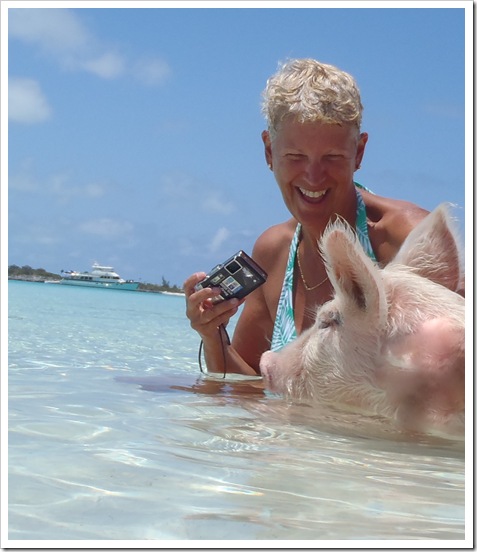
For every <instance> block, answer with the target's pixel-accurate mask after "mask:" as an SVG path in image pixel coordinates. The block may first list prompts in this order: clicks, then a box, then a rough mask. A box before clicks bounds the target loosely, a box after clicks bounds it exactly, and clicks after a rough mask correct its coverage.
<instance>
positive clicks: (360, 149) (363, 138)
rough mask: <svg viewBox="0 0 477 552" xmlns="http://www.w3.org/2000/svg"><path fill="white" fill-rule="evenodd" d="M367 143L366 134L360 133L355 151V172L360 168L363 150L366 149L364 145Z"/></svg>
mask: <svg viewBox="0 0 477 552" xmlns="http://www.w3.org/2000/svg"><path fill="white" fill-rule="evenodd" d="M367 142H368V133H367V132H362V133H361V134H360V135H359V140H358V147H357V149H356V170H358V169H359V168H360V167H361V162H362V160H363V156H364V150H365V149H366V143H367Z"/></svg>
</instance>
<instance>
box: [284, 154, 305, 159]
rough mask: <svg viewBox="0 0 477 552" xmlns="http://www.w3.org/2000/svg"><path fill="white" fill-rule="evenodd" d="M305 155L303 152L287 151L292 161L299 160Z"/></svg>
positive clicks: (287, 156) (288, 157)
mask: <svg viewBox="0 0 477 552" xmlns="http://www.w3.org/2000/svg"><path fill="white" fill-rule="evenodd" d="M304 157H305V156H304V155H303V154H301V153H287V154H286V158H287V159H290V160H291V161H299V160H301V159H303V158H304Z"/></svg>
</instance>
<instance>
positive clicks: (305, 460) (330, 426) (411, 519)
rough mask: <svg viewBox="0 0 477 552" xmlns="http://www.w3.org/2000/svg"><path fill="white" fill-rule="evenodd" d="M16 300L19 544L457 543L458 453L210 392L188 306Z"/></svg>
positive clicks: (13, 404)
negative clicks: (106, 542)
mask: <svg viewBox="0 0 477 552" xmlns="http://www.w3.org/2000/svg"><path fill="white" fill-rule="evenodd" d="M8 299H9V306H8V364H9V366H8V397H9V403H8V417H9V420H8V423H9V428H8V429H9V436H8V445H9V446H8V472H9V474H8V538H9V539H10V542H11V544H12V545H14V546H15V545H18V543H19V542H20V540H22V541H24V540H34V541H59V540H62V541H65V540H72V541H78V540H84V541H103V542H104V541H106V540H111V541H125V542H126V541H131V544H130V546H132V547H134V546H138V544H137V543H138V542H139V541H145V542H148V543H150V544H149V546H154V541H157V540H161V541H164V540H169V539H170V540H171V541H180V540H184V541H187V542H189V543H190V542H192V541H200V542H205V541H213V542H219V541H222V540H225V541H252V540H257V541H258V540H260V541H263V542H265V541H273V542H277V541H278V540H280V541H289V540H290V541H297V540H299V541H301V542H305V540H306V541H319V540H345V541H347V542H348V544H346V543H345V544H344V546H349V545H350V544H349V541H350V540H356V541H359V542H364V541H366V540H375V541H380V540H383V541H385V542H387V543H389V545H390V546H391V545H392V541H399V540H403V541H411V540H418V541H430V540H432V539H437V540H442V541H446V542H448V543H449V545H450V543H451V541H461V540H462V539H464V536H465V523H464V518H465V515H464V514H465V512H464V453H463V451H462V449H461V448H460V447H459V446H455V445H453V444H452V443H447V442H426V441H419V442H406V441H403V440H399V439H386V438H382V437H376V436H374V437H372V436H370V435H367V434H366V431H365V430H362V429H361V430H358V429H356V427H355V426H354V425H352V424H353V423H354V420H353V419H352V418H350V419H349V420H346V421H345V422H342V423H341V425H340V424H338V425H336V424H334V423H333V420H331V422H330V420H329V418H328V419H327V420H325V419H324V418H323V419H319V420H318V421H317V420H316V413H315V412H313V411H312V410H311V409H309V408H308V409H307V408H306V407H298V406H297V407H293V406H291V405H289V404H287V403H286V402H285V401H284V400H282V399H281V398H280V397H276V396H272V395H268V394H263V393H262V392H260V391H259V390H257V389H256V388H255V387H254V385H255V383H256V381H255V380H252V381H243V379H241V378H229V377H228V378H227V379H226V380H225V381H224V380H219V381H216V380H213V381H211V380H208V379H204V378H201V377H200V374H199V369H198V365H197V350H198V345H199V340H198V337H197V335H196V334H195V333H194V332H193V331H192V330H191V329H190V327H189V323H188V320H187V319H186V317H185V314H184V306H185V304H184V298H183V297H176V296H167V295H161V294H148V293H139V292H125V291H112V290H90V289H86V288H73V287H67V286H59V285H47V284H34V283H25V282H13V281H10V282H9V283H8ZM2 369H3V367H2ZM237 380H238V381H237ZM325 421H326V422H327V423H325ZM2 529H3V531H5V530H6V528H5V527H3V528H2ZM470 532H471V529H469V533H470ZM469 536H470V535H469ZM132 541H134V542H132ZM16 543H17V544H16ZM230 544H232V543H230ZM256 545H257V546H258V545H259V543H256ZM384 545H386V544H384ZM99 546H101V543H100V544H99ZM157 546H165V544H164V543H162V544H157ZM211 546H214V545H213V544H211ZM297 546H299V545H297ZM318 546H319V544H318Z"/></svg>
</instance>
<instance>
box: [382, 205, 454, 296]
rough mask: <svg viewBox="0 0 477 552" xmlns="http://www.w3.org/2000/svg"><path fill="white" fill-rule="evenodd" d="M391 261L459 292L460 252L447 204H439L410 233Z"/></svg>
mask: <svg viewBox="0 0 477 552" xmlns="http://www.w3.org/2000/svg"><path fill="white" fill-rule="evenodd" d="M392 262H393V263H398V264H403V265H406V266H409V267H411V268H412V269H413V271H414V272H415V273H417V274H419V275H420V276H423V277H424V278H427V279H429V280H432V281H433V282H436V283H438V284H441V285H443V286H445V287H446V288H448V289H451V290H452V291H457V290H458V289H459V286H460V284H461V279H462V265H461V258H460V250H459V246H458V240H457V237H456V231H455V228H454V225H453V221H452V219H451V217H450V214H449V206H448V205H447V204H445V203H442V204H441V205H439V206H438V207H437V208H436V209H434V211H432V213H430V214H429V215H427V217H426V218H425V219H423V220H422V221H421V222H420V223H419V224H418V225H417V226H416V227H415V228H414V229H413V230H412V231H411V233H410V234H409V235H408V237H407V238H406V239H405V240H404V243H403V244H402V246H401V249H400V250H399V251H398V253H397V255H396V257H395V258H394V259H393V261H392Z"/></svg>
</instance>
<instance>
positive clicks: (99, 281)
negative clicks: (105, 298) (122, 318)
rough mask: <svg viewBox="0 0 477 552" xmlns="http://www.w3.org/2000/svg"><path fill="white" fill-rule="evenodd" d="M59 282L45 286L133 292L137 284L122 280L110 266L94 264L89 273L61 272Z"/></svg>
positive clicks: (48, 281) (49, 281)
mask: <svg viewBox="0 0 477 552" xmlns="http://www.w3.org/2000/svg"><path fill="white" fill-rule="evenodd" d="M61 275H62V277H61V280H46V281H45V284H64V285H68V286H85V287H94V288H105V289H124V290H127V291H135V290H137V288H138V287H139V282H135V281H134V280H123V278H121V277H120V276H119V274H117V273H116V272H115V271H114V268H113V267H112V266H101V265H99V264H98V263H94V264H93V267H92V270H91V272H76V271H75V270H69V271H64V270H62V271H61Z"/></svg>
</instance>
